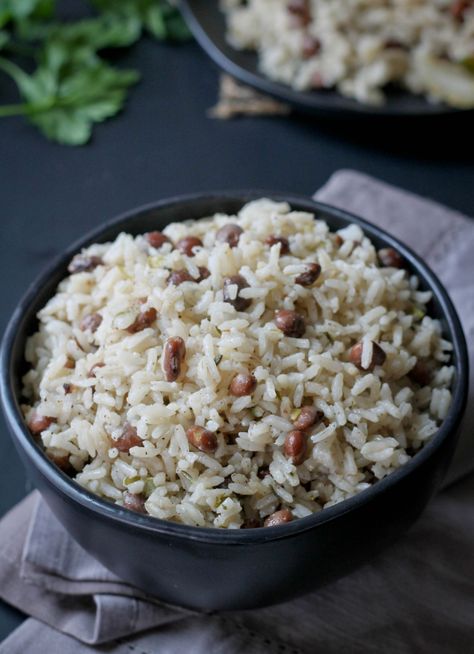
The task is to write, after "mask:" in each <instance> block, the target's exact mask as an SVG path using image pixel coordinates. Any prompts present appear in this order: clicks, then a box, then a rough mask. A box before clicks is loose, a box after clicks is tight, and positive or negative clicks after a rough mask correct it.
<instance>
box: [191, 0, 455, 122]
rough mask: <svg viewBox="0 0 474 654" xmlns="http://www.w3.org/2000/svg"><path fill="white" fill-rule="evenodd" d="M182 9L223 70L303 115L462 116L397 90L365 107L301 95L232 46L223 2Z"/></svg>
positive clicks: (332, 94)
mask: <svg viewBox="0 0 474 654" xmlns="http://www.w3.org/2000/svg"><path fill="white" fill-rule="evenodd" d="M180 8H181V11H182V13H183V15H184V17H185V19H186V22H187V24H188V26H189V28H190V30H191V31H192V33H193V35H194V36H195V38H196V40H197V42H198V43H199V45H200V46H201V47H202V48H203V50H204V51H205V52H206V53H207V54H208V55H209V57H210V58H211V59H212V60H213V61H214V62H215V63H216V64H217V65H218V66H219V67H220V68H222V70H224V71H226V72H227V73H229V74H230V75H232V76H233V77H235V78H236V79H238V80H240V81H241V82H243V83H244V84H248V85H249V86H253V87H254V88H256V89H257V90H259V91H261V92H262V93H266V94H268V95H271V96H273V97H275V98H277V99H278V100H281V101H282V102H285V103H287V104H290V105H292V106H293V107H296V108H297V109H299V110H300V111H303V112H306V113H312V114H318V115H322V116H331V117H337V116H347V115H349V114H350V115H351V116H353V117H355V116H359V117H370V118H375V117H380V118H382V117H383V118H388V117H392V118H393V117H405V118H406V117H412V118H414V117H428V116H432V117H434V116H441V115H447V114H449V115H459V113H460V112H461V110H460V109H455V108H453V107H449V106H448V105H447V104H443V103H441V102H438V103H434V102H428V100H426V99H425V98H424V97H423V96H417V95H415V94H413V93H409V92H408V91H404V90H402V89H396V88H393V89H389V90H388V93H387V102H386V103H385V104H383V105H381V106H373V105H368V104H363V103H361V102H357V100H354V99H352V98H347V97H344V96H343V95H341V94H340V93H338V92H337V91H333V90H322V91H297V90H295V89H293V88H291V87H290V86H287V85H285V84H282V83H280V82H275V81H273V80H271V79H270V78H269V77H266V76H265V75H263V73H261V72H260V70H259V66H258V56H257V54H256V53H255V52H251V51H249V50H237V49H236V48H233V47H232V46H231V45H229V43H228V42H227V39H226V20H225V16H224V13H223V12H222V10H221V9H220V2H219V0H180Z"/></svg>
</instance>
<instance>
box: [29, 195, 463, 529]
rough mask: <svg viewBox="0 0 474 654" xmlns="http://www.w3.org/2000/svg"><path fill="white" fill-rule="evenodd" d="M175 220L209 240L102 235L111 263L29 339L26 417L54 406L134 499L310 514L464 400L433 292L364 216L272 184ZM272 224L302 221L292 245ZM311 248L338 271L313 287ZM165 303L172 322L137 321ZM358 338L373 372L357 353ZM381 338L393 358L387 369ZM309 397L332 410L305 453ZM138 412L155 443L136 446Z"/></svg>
mask: <svg viewBox="0 0 474 654" xmlns="http://www.w3.org/2000/svg"><path fill="white" fill-rule="evenodd" d="M229 222H230V223H236V224H238V225H239V226H240V227H241V228H242V229H243V233H242V235H241V237H240V240H239V242H238V245H237V247H233V248H231V247H229V245H228V244H227V243H224V242H219V241H217V240H216V232H217V230H218V229H219V228H221V227H222V226H223V225H225V224H227V223H229ZM164 233H165V234H166V235H167V236H168V237H169V239H170V240H171V241H172V242H173V243H175V244H176V243H177V241H179V240H180V239H181V238H183V237H185V236H188V235H193V236H197V237H199V238H200V239H202V242H203V246H202V247H198V248H196V249H195V250H194V254H195V256H192V257H189V256H186V255H184V254H182V253H181V252H180V251H179V249H178V248H175V249H174V248H173V246H172V244H171V243H168V244H165V245H163V246H162V247H161V248H159V249H155V248H154V247H151V246H150V245H149V243H148V240H147V238H146V236H143V235H140V236H136V237H133V236H131V235H129V234H120V235H119V236H118V237H117V238H116V240H115V241H114V242H112V243H107V244H96V245H92V246H90V247H89V248H87V249H86V250H85V251H84V253H83V254H84V256H86V257H90V256H95V257H100V258H101V261H102V265H97V266H96V267H95V268H94V269H93V270H91V271H90V272H76V273H75V274H71V275H70V276H69V277H67V278H66V279H64V280H63V281H62V282H61V284H60V285H59V287H58V290H57V293H56V295H55V296H54V297H52V298H51V300H50V301H49V302H48V304H47V305H46V306H45V307H44V308H43V309H42V310H41V311H40V313H39V316H38V317H39V330H38V332H37V333H35V334H34V335H33V336H32V337H31V338H30V339H29V341H28V344H27V348H26V359H27V361H28V362H29V363H30V364H31V370H30V371H29V372H28V373H27V374H26V375H25V377H24V380H23V381H24V395H25V398H26V400H27V403H28V404H27V405H25V406H24V413H25V416H26V419H27V421H28V422H29V424H30V426H31V425H35V420H36V421H38V419H40V420H41V416H46V417H48V418H49V420H48V422H49V423H50V424H47V425H46V426H45V427H46V428H40V429H38V423H36V425H35V429H33V431H34V432H36V433H37V434H38V435H39V433H41V440H42V443H43V445H44V447H45V450H46V452H47V454H48V455H49V456H50V457H51V458H52V459H53V460H54V461H56V462H57V463H58V464H60V465H62V467H65V465H66V466H67V465H69V466H72V471H71V474H72V475H73V476H74V478H75V479H76V481H77V482H78V483H79V484H81V485H82V486H84V487H85V488H87V489H89V490H90V491H92V492H93V493H96V494H97V495H100V496H101V497H104V498H107V499H109V500H111V501H113V502H116V503H117V504H123V503H124V502H125V505H127V506H132V508H133V500H134V499H135V500H137V503H138V508H139V509H141V510H144V511H146V512H147V513H149V514H150V515H152V516H156V517H158V518H163V519H166V520H172V521H176V522H183V523H186V524H189V525H198V526H214V527H226V528H239V527H242V526H248V525H250V524H261V521H262V520H263V519H265V517H266V516H269V515H270V514H272V513H273V512H275V511H277V510H280V509H282V508H283V509H289V510H291V512H292V514H293V516H294V517H297V518H299V517H303V516H306V515H309V514H310V513H313V512H316V511H320V510H321V509H323V508H324V507H327V506H330V505H333V504H335V503H337V502H340V501H341V500H344V499H345V498H348V497H351V496H353V495H355V494H356V493H359V492H361V491H363V490H364V489H366V488H368V487H369V486H370V485H371V484H373V483H374V482H376V481H377V480H379V479H382V478H383V477H385V476H386V475H388V474H390V473H391V472H392V471H394V470H396V469H397V468H399V467H400V466H402V465H404V464H405V463H406V462H407V461H408V460H409V459H410V457H411V456H412V455H413V454H414V453H415V452H416V451H417V450H419V449H420V448H421V447H423V445H424V444H425V443H426V442H427V441H428V440H429V439H430V438H431V437H432V436H433V434H434V433H435V432H436V431H437V429H438V426H439V424H440V422H441V421H442V420H443V418H444V417H445V416H446V413H447V411H448V408H449V404H450V399H451V395H450V391H449V387H450V384H451V379H452V374H453V369H452V367H450V366H449V359H450V351H451V344H450V343H448V342H446V341H445V340H443V338H442V336H441V330H440V325H439V323H438V322H437V321H436V320H433V319H431V318H430V317H429V316H428V315H425V314H426V304H427V302H429V299H430V293H429V292H425V291H420V290H418V280H417V278H416V277H413V276H412V277H410V276H409V274H408V273H407V272H406V271H405V270H403V269H400V268H394V267H383V266H382V265H380V263H379V261H378V258H377V253H376V250H375V249H374V246H373V245H372V243H371V242H370V240H369V239H368V238H367V237H366V236H364V234H363V232H362V230H361V229H360V228H359V227H358V226H356V225H351V226H349V227H347V228H345V229H342V230H340V231H339V232H338V233H337V234H334V233H331V232H330V231H329V229H328V226H327V224H326V223H325V222H323V221H321V220H315V219H314V216H313V215H312V214H311V213H303V212H301V211H292V210H291V209H290V207H289V206H288V204H286V203H278V204H277V203H275V202H272V201H270V200H266V199H262V200H259V201H255V202H251V203H250V204H248V205H246V206H245V207H244V208H243V209H242V210H241V211H240V213H239V215H238V216H227V215H220V214H219V215H216V216H214V217H212V218H206V219H203V220H200V221H194V222H193V221H191V222H183V223H174V224H170V225H168V226H167V227H166V229H165V230H164ZM271 235H278V236H284V237H285V238H286V239H287V240H288V243H289V248H290V252H289V253H288V254H281V253H280V248H281V247H282V246H281V245H280V244H276V245H273V246H269V245H268V244H267V243H265V240H266V238H267V237H269V236H271ZM308 262H312V263H314V262H317V263H318V264H319V265H320V266H321V274H320V276H319V278H318V279H317V281H316V282H315V283H314V285H312V286H302V285H299V284H297V283H295V279H296V278H297V276H298V275H299V274H301V273H302V272H304V271H305V269H306V265H305V264H307V263H308ZM197 266H205V267H207V268H208V269H209V271H210V276H209V277H207V278H205V279H203V280H202V281H200V282H199V283H198V282H195V281H187V282H184V283H182V284H180V285H178V286H175V285H172V284H169V283H168V277H169V275H170V271H176V270H181V269H185V270H187V271H188V272H189V273H190V274H191V276H193V277H198V274H199V273H198V271H197ZM237 273H240V274H241V275H242V276H243V277H244V278H245V279H246V280H247V283H248V284H249V288H247V289H245V290H242V291H241V293H240V296H239V297H243V296H244V297H245V298H247V299H248V300H249V303H250V306H248V307H247V308H245V309H244V310H243V311H240V312H239V311H237V310H236V309H235V308H234V306H233V305H232V304H231V303H229V302H224V301H223V290H222V289H223V279H224V277H226V276H228V275H235V274H237ZM236 290H237V289H236V287H234V288H233V289H230V291H231V292H232V294H233V296H234V298H235V291H236ZM150 308H154V309H156V314H157V318H156V320H155V321H153V323H152V324H151V325H150V326H149V327H146V328H144V329H142V330H141V331H136V333H129V331H127V328H130V324H131V323H133V322H134V321H135V319H136V318H137V315H138V314H139V313H140V312H143V311H146V310H147V309H150ZM280 309H288V310H294V309H295V310H296V311H298V312H299V313H300V314H301V315H303V316H304V317H305V320H306V329H305V333H304V334H303V335H302V336H301V337H291V336H286V335H285V334H284V333H283V331H281V330H280V329H279V328H277V326H276V324H275V311H276V310H280ZM97 313H98V314H100V316H101V318H102V322H101V323H100V325H99V326H98V327H97V329H96V331H95V332H94V331H92V330H91V329H85V330H84V323H83V320H84V317H85V316H89V315H90V314H92V315H95V314H97ZM81 323H82V328H81ZM132 331H133V330H132ZM170 337H181V338H182V339H183V340H184V343H185V347H186V356H185V365H184V367H183V368H182V372H181V375H180V376H179V378H178V380H177V381H166V378H165V374H164V371H163V368H162V358H163V348H164V344H165V342H166V341H167V339H168V338H170ZM358 342H362V343H363V349H362V357H361V362H360V363H361V367H365V368H366V369H365V370H364V369H361V367H357V366H356V365H354V363H352V362H351V360H350V358H351V352H352V350H351V348H352V347H353V346H354V344H356V343H358ZM374 343H375V344H379V348H382V350H383V352H382V354H383V353H385V355H386V359H385V361H384V362H383V364H382V365H377V366H375V367H374V368H373V370H371V371H370V370H367V368H368V363H370V359H371V357H373V356H374V354H375V350H376V349H377V345H374ZM417 361H422V362H425V363H428V365H429V366H430V367H431V370H432V373H431V378H430V381H429V382H428V383H427V384H424V385H420V384H417V383H414V382H413V381H411V379H410V377H409V376H408V374H409V373H410V371H412V369H413V368H414V366H415V364H416V363H417ZM97 364H100V365H101V367H99V366H97ZM94 366H95V367H94ZM91 369H93V371H92V373H91ZM241 372H243V373H249V372H250V373H253V375H254V377H255V380H256V388H255V390H253V392H252V393H251V394H250V395H245V396H241V397H236V396H234V395H231V394H230V392H229V386H230V384H231V382H232V380H233V379H234V377H235V375H236V374H237V373H241ZM303 405H305V406H307V405H310V406H314V407H316V408H317V409H318V411H320V412H321V413H322V414H323V417H322V419H321V420H320V421H317V422H316V424H315V425H313V426H312V427H311V428H310V429H308V431H307V432H306V437H307V451H306V456H305V458H304V460H303V461H302V462H301V463H300V464H299V465H296V464H294V463H293V462H292V460H291V459H289V458H288V456H286V454H285V439H286V436H287V434H288V432H289V431H291V430H292V429H294V427H293V422H294V421H295V419H297V418H298V414H299V410H300V407H301V406H303ZM126 424H129V425H131V427H132V428H135V429H136V434H137V436H138V437H139V439H142V442H141V443H139V444H138V445H135V446H133V447H131V449H130V451H129V452H127V451H125V452H119V450H118V449H117V447H116V445H117V442H118V441H117V439H119V438H120V437H121V435H122V433H123V429H124V425H126ZM193 425H198V426H202V427H205V428H206V429H207V430H209V431H210V432H212V434H215V436H213V438H216V439H217V444H218V447H217V450H216V451H214V452H203V451H200V450H198V449H197V448H196V447H194V446H193V445H192V444H190V442H189V440H188V438H187V436H186V432H187V429H188V428H189V427H191V426H193ZM40 427H43V425H41V424H40ZM130 501H132V503H130ZM143 504H144V508H143Z"/></svg>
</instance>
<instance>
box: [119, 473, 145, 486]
mask: <svg viewBox="0 0 474 654" xmlns="http://www.w3.org/2000/svg"><path fill="white" fill-rule="evenodd" d="M136 481H141V477H139V476H138V475H134V476H133V477H125V479H124V480H123V483H124V485H125V486H130V484H134V483H135V482H136Z"/></svg>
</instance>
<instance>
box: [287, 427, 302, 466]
mask: <svg viewBox="0 0 474 654" xmlns="http://www.w3.org/2000/svg"><path fill="white" fill-rule="evenodd" d="M306 446H307V436H306V434H305V433H304V432H303V431H300V430H298V429H294V430H293V431H290V432H289V433H288V434H287V435H286V438H285V443H284V445H283V451H284V453H285V456H286V457H287V458H288V459H290V461H291V462H292V463H294V464H295V466H299V465H300V464H301V463H303V461H304V457H305V454H306Z"/></svg>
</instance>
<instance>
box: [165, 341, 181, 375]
mask: <svg viewBox="0 0 474 654" xmlns="http://www.w3.org/2000/svg"><path fill="white" fill-rule="evenodd" d="M185 357H186V345H185V344H184V341H183V339H182V338H181V337H180V336H176V337H173V338H169V339H168V340H167V341H166V343H165V346H164V348H163V372H164V373H165V378H166V381H168V382H174V381H176V380H177V379H178V377H179V376H180V374H181V367H182V364H183V361H184V359H185Z"/></svg>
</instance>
